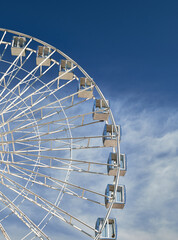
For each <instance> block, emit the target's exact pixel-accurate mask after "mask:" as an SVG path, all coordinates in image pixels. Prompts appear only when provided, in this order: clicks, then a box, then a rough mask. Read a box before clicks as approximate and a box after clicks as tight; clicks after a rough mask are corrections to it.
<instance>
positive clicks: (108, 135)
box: [103, 124, 121, 147]
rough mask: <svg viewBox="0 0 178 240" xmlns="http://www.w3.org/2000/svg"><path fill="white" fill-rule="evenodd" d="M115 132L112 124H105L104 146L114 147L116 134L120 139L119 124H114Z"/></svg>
mask: <svg viewBox="0 0 178 240" xmlns="http://www.w3.org/2000/svg"><path fill="white" fill-rule="evenodd" d="M116 128H117V132H116V131H115V128H114V125H109V124H105V127H104V131H103V144H104V147H116V146H117V134H118V135H119V139H120V132H121V128H120V125H117V126H116Z"/></svg>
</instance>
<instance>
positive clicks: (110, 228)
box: [95, 218, 117, 240]
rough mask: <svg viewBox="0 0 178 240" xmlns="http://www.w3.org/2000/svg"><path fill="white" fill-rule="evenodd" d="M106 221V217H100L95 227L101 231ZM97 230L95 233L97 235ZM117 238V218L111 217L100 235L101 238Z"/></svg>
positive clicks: (100, 239) (103, 239) (109, 239)
mask: <svg viewBox="0 0 178 240" xmlns="http://www.w3.org/2000/svg"><path fill="white" fill-rule="evenodd" d="M103 223H104V218H98V219H97V221H96V226H95V229H96V230H97V231H99V232H100V231H101V228H102V226H103ZM96 235H97V232H96V233H95V236H96ZM106 239H107V240H117V223H116V219H115V218H109V219H108V220H107V222H106V224H105V226H104V229H103V231H102V233H101V235H100V237H99V240H106Z"/></svg>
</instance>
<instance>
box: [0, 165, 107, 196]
mask: <svg viewBox="0 0 178 240" xmlns="http://www.w3.org/2000/svg"><path fill="white" fill-rule="evenodd" d="M16 168H18V169H20V170H23V171H25V172H28V173H30V174H34V175H35V176H39V177H40V178H42V179H44V180H43V182H44V183H46V181H47V180H49V181H54V182H55V183H59V184H66V185H68V187H71V188H75V189H80V190H81V191H83V192H89V193H91V194H95V195H98V196H101V197H108V196H106V195H105V194H102V193H99V192H96V191H93V190H90V189H88V188H84V187H81V186H79V185H76V184H73V183H70V182H69V181H63V180H60V179H58V178H54V177H51V176H48V175H46V174H43V173H39V172H37V171H34V170H30V169H27V168H23V167H20V166H16ZM1 172H2V171H1ZM6 173H7V174H12V173H11V172H8V171H6ZM0 175H1V176H2V173H1V174H0ZM3 177H5V176H4V175H3ZM5 178H6V177H5ZM12 182H13V181H12ZM67 189H68V188H67Z"/></svg>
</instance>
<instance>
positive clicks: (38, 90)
mask: <svg viewBox="0 0 178 240" xmlns="http://www.w3.org/2000/svg"><path fill="white" fill-rule="evenodd" d="M37 70H38V68H37V69H36V71H37ZM34 72H35V71H34ZM33 74H34V73H33ZM33 74H32V73H31V75H32V76H31V78H32V77H33ZM29 75H30V73H28V74H27V75H26V77H27V76H29ZM26 77H25V78H26ZM25 78H24V79H25ZM30 80H31V79H30ZM57 81H59V77H57V78H55V79H52V80H51V81H49V82H48V83H47V84H44V85H43V86H42V87H41V88H39V89H37V90H36V91H35V92H33V93H31V94H29V95H28V96H26V97H24V98H23V99H21V100H20V101H18V102H17V103H15V104H13V103H14V102H15V101H13V102H12V103H11V104H10V105H9V106H8V108H7V109H9V107H10V106H11V105H12V104H13V107H14V106H16V105H18V104H19V103H21V102H25V101H26V100H27V99H29V98H30V97H31V96H33V95H34V94H36V93H38V92H40V91H41V90H42V89H44V88H47V87H49V86H50V85H51V84H54V83H55V82H57ZM72 81H73V79H72V80H70V81H68V82H67V83H65V84H63V85H62V86H60V87H57V88H56V89H54V90H53V91H52V93H55V92H56V91H58V90H59V89H61V88H63V87H64V86H66V85H67V84H69V83H70V82H72ZM23 82H24V80H23V79H22V81H21V84H22V83H23ZM33 84H34V82H33V83H32V84H31V85H33ZM31 85H29V86H28V88H29V87H30V86H31ZM19 86H20V85H18V87H19ZM14 90H16V88H15V89H14ZM26 91H27V88H26V89H25V90H24V91H23V92H21V93H20V94H19V96H17V99H18V98H19V97H22V95H23V94H24V93H25V92H26ZM52 93H50V94H49V96H50V95H51V94H52ZM6 96H7V94H6ZM6 96H5V97H6ZM40 97H42V96H40ZM17 99H16V100H17ZM42 100H44V98H42V99H41V100H40V102H41V101H42ZM37 103H39V99H38V100H37V101H35V103H34V104H33V105H34V106H35V105H36V104H37ZM31 107H33V106H31Z"/></svg>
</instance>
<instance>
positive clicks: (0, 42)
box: [0, 31, 7, 45]
mask: <svg viewBox="0 0 178 240" xmlns="http://www.w3.org/2000/svg"><path fill="white" fill-rule="evenodd" d="M6 33H7V32H6V31H4V33H3V35H2V37H1V40H0V45H1V44H2V42H3V39H4V37H5V36H6Z"/></svg>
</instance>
